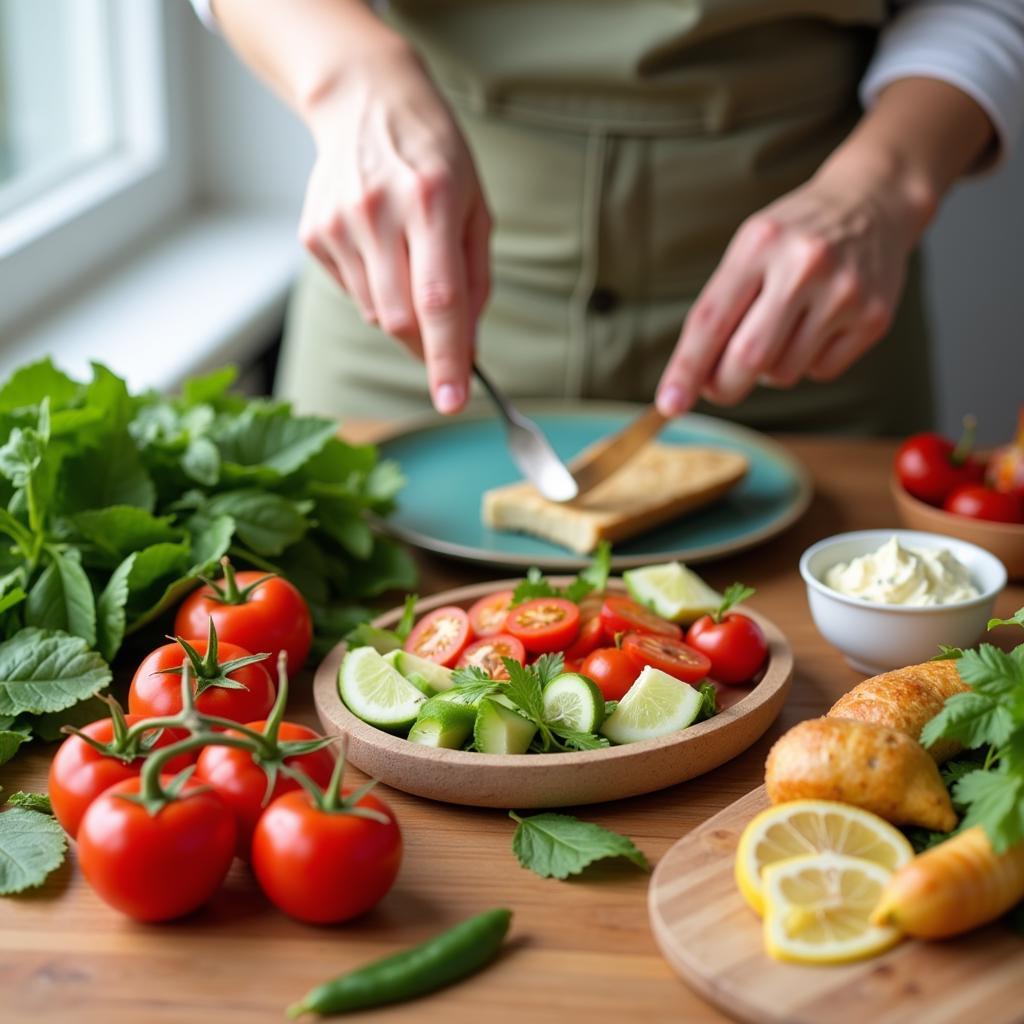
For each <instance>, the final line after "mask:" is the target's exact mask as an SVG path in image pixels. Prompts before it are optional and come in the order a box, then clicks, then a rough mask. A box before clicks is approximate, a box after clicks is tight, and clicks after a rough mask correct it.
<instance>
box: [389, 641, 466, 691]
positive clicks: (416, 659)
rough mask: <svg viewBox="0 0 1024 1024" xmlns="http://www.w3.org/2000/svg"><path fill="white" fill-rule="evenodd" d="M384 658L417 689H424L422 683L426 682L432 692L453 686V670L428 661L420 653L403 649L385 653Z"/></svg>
mask: <svg viewBox="0 0 1024 1024" xmlns="http://www.w3.org/2000/svg"><path fill="white" fill-rule="evenodd" d="M384 660H385V661H386V662H387V663H388V664H389V665H393V666H394V667H395V668H396V669H398V671H399V672H401V673H402V675H403V676H405V678H406V679H408V680H409V681H410V682H411V683H412V684H413V685H414V686H416V687H417V689H422V686H421V685H420V684H421V683H426V684H427V686H429V687H430V691H429V692H431V693H433V692H434V691H437V692H438V693H440V692H441V691H443V690H450V689H451V688H452V670H451V669H450V668H445V667H444V665H438V664H437V662H435V661H427V659H426V658H421V657H420V656H419V655H418V654H410V653H409V652H408V651H403V650H401V649H399V650H397V651H390V652H389V653H388V654H385V655H384ZM414 676H417V677H418V681H417V680H416V679H414V678H413V677H414ZM424 692H427V691H424Z"/></svg>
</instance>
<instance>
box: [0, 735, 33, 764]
mask: <svg viewBox="0 0 1024 1024" xmlns="http://www.w3.org/2000/svg"><path fill="white" fill-rule="evenodd" d="M31 740H32V733H31V732H30V731H29V730H28V729H25V730H21V729H0V764H6V763H7V762H8V761H10V759H11V758H12V757H14V755H15V754H16V753H17V752H18V750H19V749H20V748H21V745H22V744H23V743H29V742H31Z"/></svg>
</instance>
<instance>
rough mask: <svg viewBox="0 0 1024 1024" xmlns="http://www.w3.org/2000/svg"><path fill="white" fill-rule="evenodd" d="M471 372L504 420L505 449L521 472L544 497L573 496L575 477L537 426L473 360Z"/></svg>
mask: <svg viewBox="0 0 1024 1024" xmlns="http://www.w3.org/2000/svg"><path fill="white" fill-rule="evenodd" d="M473 373H475V374H476V377H477V380H479V381H480V383H481V384H483V386H484V388H485V390H486V391H487V393H488V394H489V395H490V396H491V399H492V400H493V402H494V404H495V406H497V409H498V412H499V413H500V414H501V418H502V419H503V420H504V421H505V440H506V443H507V444H508V453H509V455H511V456H512V461H513V462H514V463H515V464H516V465H517V466H518V467H519V470H520V472H521V473H522V474H523V476H525V477H526V479H527V480H529V481H530V483H532V484H533V486H534V487H536V488H537V490H538V491H540V493H541V494H542V495H543V496H544V497H545V498H547V499H548V501H571V500H572V499H573V498H575V497H576V494H577V493H578V491H579V488H578V487H577V486H576V481H575V480H574V479H573V475H572V473H570V472H569V469H568V467H567V466H566V464H565V463H564V462H563V461H562V460H561V459H560V458H559V457H558V455H557V454H556V452H555V450H554V448H552V447H551V443H550V442H549V441H548V439H547V438H546V437H545V436H544V433H543V431H542V430H541V429H540V427H538V426H537V424H536V423H534V422H533V420H531V419H530V418H529V417H528V416H524V415H523V414H522V413H521V412H519V410H518V409H516V407H515V406H514V405H512V403H511V402H510V401H509V400H508V398H507V397H506V396H505V395H504V394H502V392H501V391H499V390H498V388H496V387H495V386H494V382H493V381H492V380H491V379H490V378H489V377H488V376H487V374H485V373H484V372H483V370H481V369H480V367H479V366H477V364H476V363H473Z"/></svg>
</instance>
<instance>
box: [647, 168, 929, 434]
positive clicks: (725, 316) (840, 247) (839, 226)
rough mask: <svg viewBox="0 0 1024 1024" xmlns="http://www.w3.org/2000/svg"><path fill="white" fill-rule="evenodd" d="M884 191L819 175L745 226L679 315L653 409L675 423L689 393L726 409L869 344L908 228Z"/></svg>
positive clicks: (915, 218)
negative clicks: (755, 390)
mask: <svg viewBox="0 0 1024 1024" xmlns="http://www.w3.org/2000/svg"><path fill="white" fill-rule="evenodd" d="M851 170H852V169H851ZM891 186H892V182H888V183H887V182H886V180H885V178H884V177H878V178H877V179H876V178H872V177H871V176H870V175H868V174H866V173H864V171H863V169H862V170H861V172H860V173H859V174H858V173H851V174H849V175H847V174H845V173H844V169H843V168H841V167H839V168H834V169H828V168H826V169H825V170H824V171H823V172H822V173H821V174H819V175H818V176H816V177H815V178H813V179H812V180H811V181H810V182H808V183H807V184H806V185H803V186H801V187H800V188H798V189H796V190H795V191H793V192H790V193H789V194H788V195H785V196H783V197H782V198H781V199H778V200H777V201H776V202H774V203H772V204H771V205H770V206H768V207H766V208H765V209H764V210H762V211H760V212H759V213H756V214H754V215H753V216H752V217H750V218H749V219H748V220H747V221H746V222H745V223H744V224H743V226H742V227H741V228H740V229H739V230H738V231H737V233H736V235H735V237H734V238H733V240H732V242H731V244H730V245H729V248H728V249H727V250H726V253H725V256H724V257H723V259H722V262H721V263H720V264H719V266H718V268H717V270H716V271H715V272H714V274H713V275H712V277H711V279H710V280H709V281H708V283H707V285H705V287H704V290H703V291H702V292H701V294H700V295H699V296H698V298H697V300H696V302H695V303H694V305H693V307H692V308H691V309H690V312H689V315H688V316H687V318H686V322H685V324H684V325H683V330H682V335H681V337H680V339H679V342H678V344H677V345H676V349H675V352H674V353H673V355H672V358H671V359H670V361H669V364H668V366H667V367H666V369H665V372H664V375H663V376H662V380H661V384H660V386H659V389H658V399H657V401H658V408H659V409H661V411H662V412H663V413H665V414H666V415H678V414H680V413H682V412H684V411H685V410H687V409H688V408H690V407H691V406H692V405H693V403H694V402H695V401H696V400H697V396H698V395H703V397H705V398H707V399H708V400H709V401H712V402H715V403H717V404H720V405H733V404H735V403H736V402H739V401H741V400H742V399H743V398H745V397H746V396H747V395H748V394H749V393H750V391H751V390H752V389H753V388H754V386H755V385H756V384H757V383H758V382H761V383H764V384H768V385H771V386H775V387H784V388H785V387H792V386H793V385H794V384H796V383H797V382H798V381H799V380H801V379H802V378H804V377H810V378H811V379H813V380H831V379H832V378H834V377H838V376H839V375H840V374H841V373H843V372H844V371H845V370H846V369H847V368H848V367H849V366H850V365H851V364H853V363H854V362H856V360H858V359H859V358H860V357H861V356H862V355H864V353H865V352H867V351H868V349H870V348H871V346H872V345H874V344H875V342H877V341H878V340H879V339H881V338H882V336H883V335H884V334H885V332H886V330H887V329H888V327H889V324H890V322H891V320H892V316H893V312H894V310H895V309H896V305H897V302H898V299H899V295H900V292H901V290H902V287H903V280H904V277H905V273H906V266H907V259H908V257H909V255H910V251H911V249H912V247H913V245H914V243H915V242H916V240H917V237H918V234H919V231H920V216H919V213H918V211H917V210H916V208H915V207H914V206H913V204H909V203H907V202H906V201H905V200H904V197H903V196H902V195H901V194H900V192H899V190H898V189H894V188H892V187H891Z"/></svg>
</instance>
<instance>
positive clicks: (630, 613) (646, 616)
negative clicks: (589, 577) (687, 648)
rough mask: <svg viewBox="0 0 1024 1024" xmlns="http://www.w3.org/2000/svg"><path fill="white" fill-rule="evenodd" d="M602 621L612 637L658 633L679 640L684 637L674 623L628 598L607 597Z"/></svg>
mask: <svg viewBox="0 0 1024 1024" xmlns="http://www.w3.org/2000/svg"><path fill="white" fill-rule="evenodd" d="M601 621H602V622H603V623H604V631H605V632H606V633H607V634H608V636H610V637H613V636H615V635H616V634H617V633H656V634H657V635H659V636H674V637H675V638H676V639H677V640H678V639H682V636H683V631H682V630H681V629H680V628H679V627H678V626H677V625H676V624H675V623H674V622H669V621H668V619H663V618H662V617H661V616H660V615H655V614H654V612H652V611H651V610H650V608H645V607H644V606H643V605H642V604H640V603H638V602H637V601H633V600H632V599H630V598H628V597H617V596H612V597H606V598H605V599H604V604H603V605H601Z"/></svg>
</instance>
